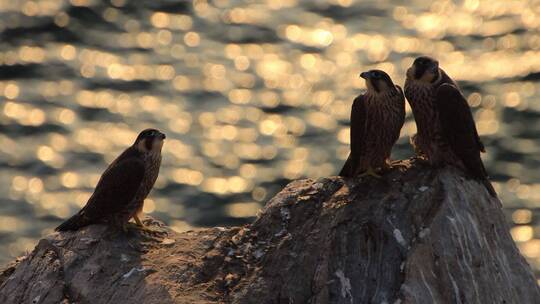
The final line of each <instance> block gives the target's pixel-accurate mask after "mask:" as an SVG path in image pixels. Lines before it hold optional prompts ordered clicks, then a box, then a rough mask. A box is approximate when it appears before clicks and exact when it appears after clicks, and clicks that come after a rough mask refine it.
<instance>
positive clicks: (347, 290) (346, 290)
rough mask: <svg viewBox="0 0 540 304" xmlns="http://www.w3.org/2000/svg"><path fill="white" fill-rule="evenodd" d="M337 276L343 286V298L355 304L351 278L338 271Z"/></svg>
mask: <svg viewBox="0 0 540 304" xmlns="http://www.w3.org/2000/svg"><path fill="white" fill-rule="evenodd" d="M335 274H336V276H337V277H338V279H339V283H340V284H341V296H342V297H343V298H347V297H348V298H349V299H350V300H351V303H354V300H353V296H352V293H351V281H350V280H349V278H347V277H346V276H345V273H343V270H341V269H340V270H338V271H336V273H335Z"/></svg>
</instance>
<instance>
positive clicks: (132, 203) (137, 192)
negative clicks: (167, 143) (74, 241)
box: [55, 129, 165, 231]
mask: <svg viewBox="0 0 540 304" xmlns="http://www.w3.org/2000/svg"><path fill="white" fill-rule="evenodd" d="M164 139H165V134H163V133H161V132H160V131H158V130H155V129H146V130H144V131H142V132H141V133H139V136H138V137H137V139H136V140H135V142H134V143H133V145H131V146H130V147H129V148H127V149H126V150H125V151H124V152H123V153H122V154H120V156H118V157H117V158H116V159H115V160H114V161H113V162H112V163H111V164H110V165H109V167H107V169H106V170H105V172H103V175H101V178H100V179H99V182H98V184H97V186H96V189H95V190H94V193H93V194H92V196H91V197H90V198H89V199H88V202H87V203H86V205H85V206H84V207H83V208H82V209H81V210H80V211H79V212H78V213H77V214H75V215H74V216H72V217H71V218H70V219H68V220H67V221H65V222H64V223H62V224H61V225H60V226H58V227H56V229H55V230H56V231H67V230H77V229H79V228H81V227H84V226H87V225H91V224H95V223H107V224H108V225H110V226H113V227H116V228H121V229H123V230H124V231H126V224H127V223H128V221H129V220H130V219H131V218H133V219H134V220H135V222H136V223H137V225H139V226H141V227H143V228H144V226H143V225H142V222H141V221H140V219H139V218H138V216H137V214H138V213H139V212H141V210H142V207H143V204H144V199H145V198H146V196H147V195H148V193H149V192H150V190H151V189H152V187H153V186H154V183H155V182H156V179H157V177H158V174H159V166H160V164H161V148H162V147H163V141H164Z"/></svg>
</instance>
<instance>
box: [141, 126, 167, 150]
mask: <svg viewBox="0 0 540 304" xmlns="http://www.w3.org/2000/svg"><path fill="white" fill-rule="evenodd" d="M165 137H166V136H165V134H163V133H161V132H160V131H159V130H156V129H146V130H143V131H142V132H141V133H139V136H137V139H136V140H135V143H134V144H133V145H134V146H135V147H136V148H137V150H139V151H140V152H143V153H148V152H154V153H155V152H157V153H161V148H162V147H163V140H165Z"/></svg>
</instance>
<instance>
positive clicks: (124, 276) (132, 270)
mask: <svg viewBox="0 0 540 304" xmlns="http://www.w3.org/2000/svg"><path fill="white" fill-rule="evenodd" d="M144 270H145V269H144V267H142V266H141V267H139V268H137V267H133V268H131V270H130V271H128V272H127V273H126V274H124V275H123V276H122V278H124V279H127V278H129V277H130V276H131V275H133V274H134V273H135V272H143V271H144Z"/></svg>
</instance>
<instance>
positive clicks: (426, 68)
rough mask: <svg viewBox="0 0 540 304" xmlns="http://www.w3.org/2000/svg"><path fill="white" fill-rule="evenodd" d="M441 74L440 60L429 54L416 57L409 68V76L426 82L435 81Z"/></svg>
mask: <svg viewBox="0 0 540 304" xmlns="http://www.w3.org/2000/svg"><path fill="white" fill-rule="evenodd" d="M439 76H440V72H439V62H438V61H437V60H435V59H433V58H431V57H427V56H420V57H418V58H416V59H415V60H414V62H413V64H412V66H411V67H410V68H409V69H408V70H407V77H409V78H411V79H414V80H417V81H420V82H424V83H433V82H435V81H436V80H437V79H439Z"/></svg>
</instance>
